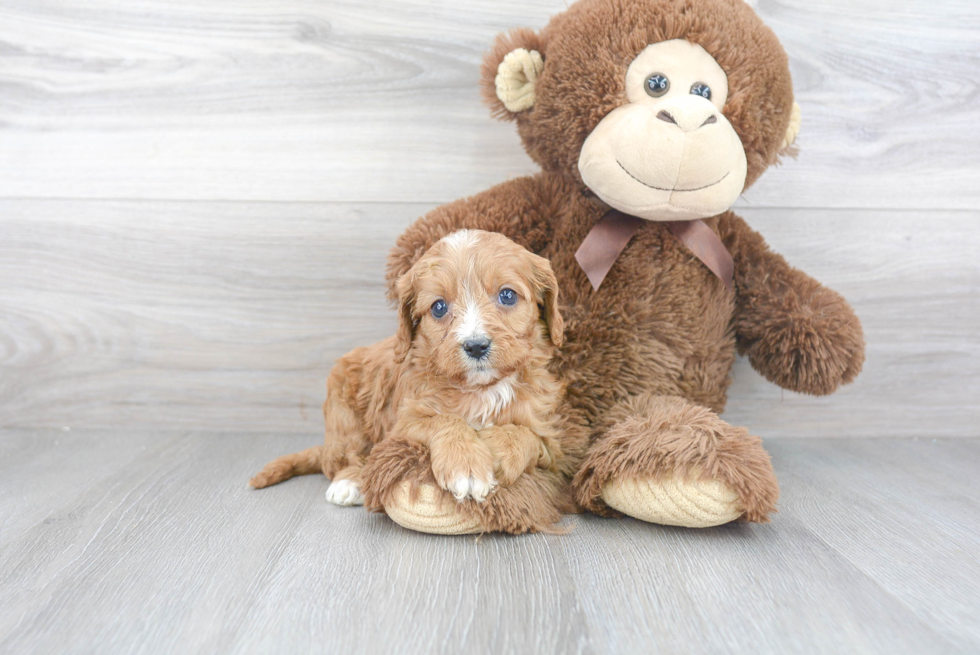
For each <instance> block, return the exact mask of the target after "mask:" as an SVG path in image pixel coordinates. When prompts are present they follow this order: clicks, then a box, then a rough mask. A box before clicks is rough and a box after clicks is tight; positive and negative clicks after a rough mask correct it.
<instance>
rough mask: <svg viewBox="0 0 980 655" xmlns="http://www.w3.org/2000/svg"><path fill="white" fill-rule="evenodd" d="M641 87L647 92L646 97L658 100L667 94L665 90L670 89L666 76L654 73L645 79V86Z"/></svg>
mask: <svg viewBox="0 0 980 655" xmlns="http://www.w3.org/2000/svg"><path fill="white" fill-rule="evenodd" d="M643 87H644V88H645V89H646V91H647V95H648V96H650V97H651V98H659V97H660V96H662V95H663V94H665V93H667V89H669V88H670V80H668V79H667V76H666V75H664V74H662V73H654V74H653V75H651V76H650V77H648V78H647V82H646V84H644V85H643Z"/></svg>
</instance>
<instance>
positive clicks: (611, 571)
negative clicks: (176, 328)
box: [0, 430, 980, 655]
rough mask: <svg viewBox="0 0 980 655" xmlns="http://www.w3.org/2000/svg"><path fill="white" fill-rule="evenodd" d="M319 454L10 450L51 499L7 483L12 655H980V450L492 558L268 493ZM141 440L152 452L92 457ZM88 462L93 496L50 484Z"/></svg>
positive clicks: (974, 443) (812, 444) (7, 641)
mask: <svg viewBox="0 0 980 655" xmlns="http://www.w3.org/2000/svg"><path fill="white" fill-rule="evenodd" d="M312 438H313V437H311V436H310V435H282V434H280V435H257V434H256V435H250V436H246V437H242V436H240V435H235V434H221V433H176V432H170V433H166V432H157V433H154V432H146V431H141V432H136V433H128V434H126V435H125V439H120V438H119V437H118V436H116V435H114V434H112V433H108V432H82V433H79V432H77V431H72V432H71V433H70V434H65V433H61V432H50V431H10V430H7V431H3V432H2V433H0V443H19V444H28V443H30V444H33V447H24V448H17V449H15V451H13V452H11V451H7V452H5V455H6V457H5V458H4V464H3V465H4V466H5V467H6V466H7V465H8V464H9V465H10V466H11V467H12V468H16V469H19V470H21V471H22V472H23V475H24V476H25V477H27V476H31V475H35V476H38V479H46V484H45V487H48V488H47V489H41V488H40V487H38V486H35V487H33V488H30V487H24V486H23V485H22V484H21V480H11V479H10V478H8V477H6V476H0V502H6V499H8V498H10V497H11V496H12V495H21V496H23V497H24V499H25V501H26V503H27V504H28V505H29V506H30V507H31V508H32V509H31V510H30V511H29V512H28V513H27V514H26V515H25V518H26V519H28V520H25V521H22V522H21V523H20V525H19V527H18V528H17V529H16V530H9V529H8V528H7V527H6V526H5V527H4V531H3V534H2V540H0V596H2V597H3V598H4V607H5V610H4V612H2V613H0V651H2V652H5V653H6V652H9V653H96V652H100V653H104V652H125V653H173V652H218V651H220V652H225V653H267V652H268V653H285V652H314V651H315V652H338V653H339V652H343V653H377V652H399V653H425V654H439V653H460V652H467V653H473V654H474V655H479V654H481V653H510V652H547V653H559V652H560V653H595V654H602V653H635V652H657V653H687V654H696V653H717V652H753V653H780V654H782V653H788V652H793V653H832V652H847V653H889V654H902V653H914V654H916V655H920V654H922V653H973V652H976V651H977V649H980V621H978V619H977V616H978V612H980V597H978V596H977V594H975V593H973V590H974V589H975V587H976V585H977V584H978V583H980V557H978V556H980V546H978V543H980V540H978V537H980V534H978V528H980V520H978V518H977V517H978V516H980V512H978V511H977V510H978V509H980V508H978V504H977V500H976V494H975V491H976V483H975V476H968V477H969V478H970V479H968V480H963V479H961V476H960V474H962V473H963V472H966V471H975V470H976V467H977V465H978V464H980V441H978V440H972V439H971V440H906V439H890V440H884V441H882V440H864V439H854V440H831V439H811V440H794V439H775V440H772V441H771V442H770V443H769V446H770V449H771V451H772V454H773V462H774V465H775V468H776V472H777V474H778V475H779V476H780V478H781V479H782V480H783V482H784V489H785V492H784V496H783V499H782V502H781V505H780V512H779V513H778V514H777V515H776V516H775V518H774V521H773V523H772V524H770V525H765V526H762V525H741V524H736V525H729V526H724V527H721V528H713V529H707V530H687V529H683V528H669V527H660V526H653V525H649V524H644V523H640V522H638V521H633V520H629V519H624V520H610V519H601V518H599V517H596V516H576V517H568V518H567V519H566V520H565V524H566V526H567V527H569V528H571V531H570V532H569V533H568V534H565V535H531V536H523V537H501V536H485V537H482V538H480V539H475V538H473V537H435V536H430V535H424V534H418V533H412V532H408V531H406V530H403V529H402V528H400V527H398V526H396V525H395V524H394V523H392V522H391V521H389V520H388V519H387V518H386V517H384V516H379V515H369V514H367V513H365V512H364V511H363V510H362V509H360V508H340V507H335V506H330V505H327V504H326V502H325V501H324V499H323V492H324V490H325V488H326V484H327V483H326V481H325V479H324V478H322V477H321V476H307V477H303V478H299V479H296V480H291V481H289V482H288V483H285V484H283V485H280V486H276V487H272V488H270V489H268V490H263V491H254V490H251V489H249V488H247V487H246V485H245V480H247V479H248V477H249V475H250V474H252V473H253V472H254V471H255V470H257V468H258V467H259V466H261V464H262V463H264V462H265V460H266V459H268V458H270V457H272V456H274V455H277V454H279V453H282V452H286V451H290V450H296V449H299V448H302V447H304V446H306V445H308V444H309V443H310V441H311V439H312ZM126 442H131V443H136V444H138V451H139V452H137V453H136V454H135V455H134V454H133V453H130V452H120V453H118V455H113V454H111V453H110V452H108V451H107V452H105V453H104V455H105V458H106V465H105V466H99V465H95V464H93V463H92V462H89V461H88V460H86V458H87V457H89V454H88V453H89V451H90V449H91V447H92V444H93V443H116V444H119V445H124V444H125V443H126ZM882 453H885V454H886V456H885V457H884V458H882ZM71 454H74V455H76V456H77V457H79V458H80V467H79V468H80V469H81V470H83V471H87V472H89V473H90V474H91V478H90V479H89V480H88V481H87V482H85V483H80V481H79V479H78V478H77V477H76V478H72V477H62V478H58V477H53V476H51V475H50V468H51V465H53V464H57V463H58V462H59V461H61V460H60V459H59V458H62V457H64V456H66V455H71ZM950 473H952V475H950ZM45 476H47V477H46V478H45ZM970 485H972V486H970ZM52 491H57V492H59V493H58V495H56V496H55V495H52V494H51V492H52Z"/></svg>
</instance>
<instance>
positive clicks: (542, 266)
mask: <svg viewBox="0 0 980 655" xmlns="http://www.w3.org/2000/svg"><path fill="white" fill-rule="evenodd" d="M531 268H532V270H533V271H534V283H535V286H536V287H537V288H538V290H539V291H540V293H541V298H542V302H541V313H542V316H543V318H544V322H545V324H546V325H547V326H548V336H549V337H551V343H553V344H555V345H556V346H560V345H561V344H562V343H563V342H564V341H565V320H564V319H563V318H562V317H561V312H559V311H558V279H557V278H555V272H554V271H553V270H551V263H550V262H549V261H548V260H547V259H545V258H544V257H539V256H537V255H531Z"/></svg>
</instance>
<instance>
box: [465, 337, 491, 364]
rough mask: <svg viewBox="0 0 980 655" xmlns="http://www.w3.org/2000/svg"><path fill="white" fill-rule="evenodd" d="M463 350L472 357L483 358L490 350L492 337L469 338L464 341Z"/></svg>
mask: <svg viewBox="0 0 980 655" xmlns="http://www.w3.org/2000/svg"><path fill="white" fill-rule="evenodd" d="M463 350H465V351H466V355H467V356H468V357H471V358H472V359H482V358H483V357H484V356H486V354H487V352H488V351H489V350H490V339H487V338H486V337H480V338H479V339H468V340H466V341H465V342H463Z"/></svg>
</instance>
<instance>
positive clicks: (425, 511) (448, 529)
mask: <svg viewBox="0 0 980 655" xmlns="http://www.w3.org/2000/svg"><path fill="white" fill-rule="evenodd" d="M409 484H410V483H408V482H401V483H399V485H398V487H397V488H396V489H395V493H394V500H393V502H391V503H390V504H388V505H385V512H387V514H388V516H390V517H391V520H392V521H394V522H395V523H397V524H398V525H400V526H402V527H403V528H408V529H409V530H415V531H416V532H428V533H429V534H479V533H480V532H483V528H482V527H481V526H480V522H479V521H477V520H476V519H475V518H468V517H465V516H463V515H461V514H457V513H456V506H455V502H453V501H451V500H447V499H446V497H445V494H444V493H443V491H442V489H440V488H439V487H435V486H433V485H431V484H423V485H419V495H418V499H417V500H416V501H415V502H412V499H411V497H410V496H409V489H410V486H409Z"/></svg>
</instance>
